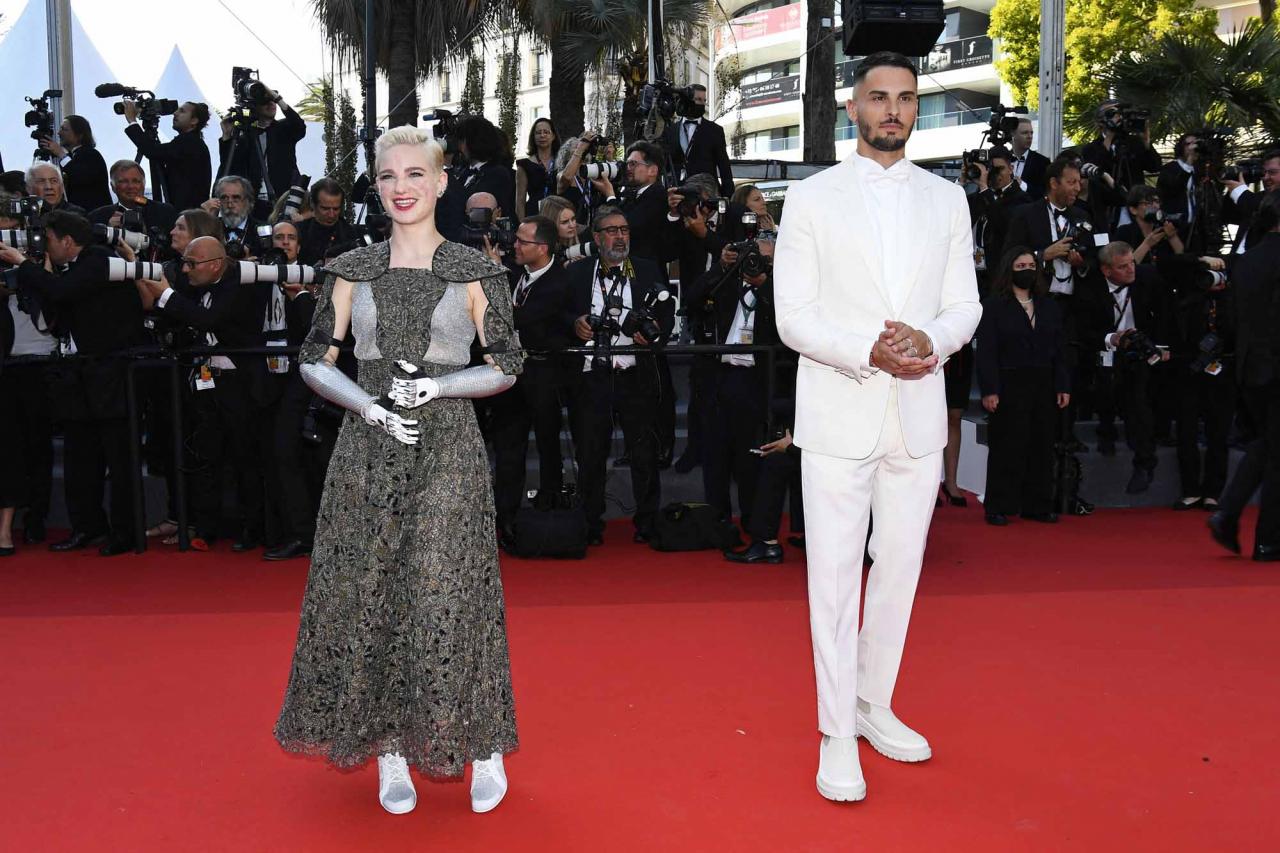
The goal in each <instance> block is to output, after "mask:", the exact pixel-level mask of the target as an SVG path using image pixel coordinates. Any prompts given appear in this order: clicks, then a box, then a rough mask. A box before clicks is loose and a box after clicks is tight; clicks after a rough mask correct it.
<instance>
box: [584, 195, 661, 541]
mask: <svg viewBox="0 0 1280 853" xmlns="http://www.w3.org/2000/svg"><path fill="white" fill-rule="evenodd" d="M591 231H592V234H593V236H594V237H595V242H596V246H598V247H599V250H600V257H599V260H597V261H590V260H587V261H581V262H579V263H576V264H574V265H573V266H572V267H570V269H569V287H570V290H571V291H572V305H573V310H572V311H571V312H570V313H571V314H572V315H573V317H574V321H573V327H574V333H575V334H576V335H577V337H578V339H579V340H580V341H583V342H584V343H592V344H594V345H595V346H596V347H597V355H598V356H599V358H597V357H596V356H595V355H587V356H584V357H583V361H582V362H581V363H580V364H581V366H580V367H579V368H578V370H580V371H581V374H580V375H579V376H578V378H577V387H576V389H575V391H574V394H573V399H572V402H571V406H570V416H571V417H573V418H574V419H576V421H577V427H576V432H575V434H576V435H577V437H578V438H577V442H578V472H579V483H578V487H579V490H580V492H581V494H582V503H583V508H584V509H585V511H586V515H587V524H588V532H589V539H588V541H589V542H591V543H593V544H597V545H598V544H600V543H601V542H603V541H604V520H603V519H604V486H605V463H606V461H607V459H608V456H609V445H610V443H611V442H612V437H613V421H614V418H615V417H616V418H617V419H618V421H619V422H620V423H621V425H622V434H623V437H624V439H625V441H626V446H627V449H628V452H629V453H630V456H631V490H632V495H633V497H634V499H635V506H636V509H635V515H634V521H635V527H636V532H635V540H636V541H637V542H645V541H648V539H649V538H650V536H651V535H652V532H653V524H654V520H655V517H656V515H657V512H658V504H659V500H660V484H659V482H658V460H657V436H656V428H655V412H656V411H657V409H658V407H659V405H660V404H661V402H662V401H661V399H660V396H661V390H660V382H659V379H658V371H657V368H656V366H655V365H654V363H653V360H652V358H651V357H649V356H635V355H629V354H627V351H628V350H630V349H631V347H632V346H638V347H651V346H655V345H658V344H660V343H662V342H663V341H665V339H666V337H667V335H669V334H671V329H672V326H673V325H674V321H675V316H674V311H673V309H674V305H673V300H671V299H669V298H668V299H665V300H660V299H659V298H658V297H659V295H660V294H661V293H665V292H666V276H665V274H664V273H663V272H662V271H661V270H660V269H659V268H658V267H657V266H656V265H655V264H653V263H650V262H649V261H646V260H643V259H635V260H632V259H631V258H630V257H629V255H630V250H631V239H630V226H629V225H628V224H627V218H626V216H625V215H623V213H622V211H621V210H619V209H618V208H616V207H610V206H605V207H602V208H600V209H599V210H597V211H596V213H595V218H594V220H593V222H592V226H591ZM646 306H647V308H646ZM642 310H648V311H650V312H651V313H652V318H651V319H652V325H653V327H656V328H650V329H649V331H650V332H651V333H655V334H652V336H650V335H646V334H645V333H644V332H643V331H641V330H639V329H636V330H635V331H631V328H632V325H633V324H634V323H635V322H636V321H637V319H639V312H641V311H642ZM633 312H635V313H637V317H636V318H632V317H631V315H632V314H633ZM593 320H594V322H593ZM606 324H608V325H612V324H616V325H617V326H618V327H619V328H620V329H621V328H625V329H626V330H627V331H628V332H631V333H630V334H626V333H624V332H619V331H617V330H611V333H610V334H609V335H608V337H607V339H605V340H604V341H603V342H597V341H596V331H597V330H600V332H601V334H602V335H603V334H604V330H605V326H606ZM646 325H647V324H646ZM603 345H607V346H608V348H609V351H610V352H608V353H606V352H605V351H604V350H603V349H602V346H603Z"/></svg>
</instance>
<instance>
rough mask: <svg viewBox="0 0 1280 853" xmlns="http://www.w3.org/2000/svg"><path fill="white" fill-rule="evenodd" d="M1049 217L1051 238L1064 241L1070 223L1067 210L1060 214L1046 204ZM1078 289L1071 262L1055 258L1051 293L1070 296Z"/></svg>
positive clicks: (1050, 287)
mask: <svg viewBox="0 0 1280 853" xmlns="http://www.w3.org/2000/svg"><path fill="white" fill-rule="evenodd" d="M1045 207H1047V208H1048V216H1049V236H1050V237H1052V238H1053V242H1055V243H1056V242H1058V241H1059V240H1061V239H1062V237H1063V235H1064V234H1065V233H1066V230H1067V223H1068V222H1069V221H1070V220H1069V219H1068V217H1067V213H1066V211H1065V210H1063V211H1061V212H1059V211H1058V209H1057V208H1055V207H1054V206H1053V204H1052V203H1050V204H1046V205H1045ZM1075 289H1076V275H1075V270H1073V269H1072V268H1071V262H1070V261H1068V260H1067V259H1066V258H1065V257H1063V258H1055V259H1054V261H1053V281H1052V282H1051V283H1050V284H1049V292H1050V293H1065V294H1066V295H1067V296H1070V295H1071V294H1072V293H1074V292H1075Z"/></svg>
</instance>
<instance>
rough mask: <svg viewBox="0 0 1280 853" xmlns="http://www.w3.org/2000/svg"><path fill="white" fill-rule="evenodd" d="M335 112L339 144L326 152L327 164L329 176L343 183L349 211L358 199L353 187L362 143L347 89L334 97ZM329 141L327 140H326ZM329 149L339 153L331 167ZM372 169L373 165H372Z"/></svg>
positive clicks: (335, 132) (335, 137)
mask: <svg viewBox="0 0 1280 853" xmlns="http://www.w3.org/2000/svg"><path fill="white" fill-rule="evenodd" d="M334 113H335V114H336V127H335V129H334V139H335V140H336V142H337V144H336V145H334V146H333V147H332V148H331V149H328V150H327V151H326V153H325V166H326V170H327V171H328V174H329V177H331V178H333V179H334V180H335V181H337V182H338V183H339V184H341V185H342V189H343V190H344V191H345V192H346V196H347V208H348V210H347V212H348V213H349V212H350V208H351V205H352V204H354V203H355V201H356V199H353V198H351V188H352V187H353V186H355V182H356V161H357V160H358V159H359V157H360V145H359V139H358V136H357V132H356V108H355V107H354V106H353V105H352V103H351V98H350V96H349V95H347V93H346V91H345V90H340V91H339V92H338V96H337V97H336V98H335V99H334ZM326 143H327V140H326ZM329 151H333V152H335V153H336V154H337V159H336V161H335V163H334V165H333V167H332V168H329V165H328V164H329V153H328V152H329ZM369 168H370V171H372V168H373V167H372V165H370V167H369Z"/></svg>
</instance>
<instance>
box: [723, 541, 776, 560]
mask: <svg viewBox="0 0 1280 853" xmlns="http://www.w3.org/2000/svg"><path fill="white" fill-rule="evenodd" d="M724 558H725V559H726V560H728V561H729V562H730V563H773V564H774V565H777V564H778V563H781V562H782V546H781V545H779V544H777V543H776V542H775V543H774V544H772V545H768V544H766V543H764V542H761V541H760V540H759V539H756V540H754V541H752V543H751V544H750V545H748V546H747V547H746V548H743V549H742V550H741V551H734V550H732V549H730V550H726V551H725V552H724Z"/></svg>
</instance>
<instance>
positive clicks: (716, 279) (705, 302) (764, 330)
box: [685, 264, 780, 361]
mask: <svg viewBox="0 0 1280 853" xmlns="http://www.w3.org/2000/svg"><path fill="white" fill-rule="evenodd" d="M725 272H726V271H725V270H723V269H721V268H720V265H719V264H716V265H714V266H712V268H711V269H710V270H708V271H707V272H705V273H703V274H702V275H700V276H698V278H697V280H695V281H694V283H693V286H692V287H691V288H690V289H689V292H688V294H687V295H686V297H685V299H686V302H687V304H688V305H689V309H690V313H691V314H692V313H694V311H704V312H706V313H705V314H704V316H706V317H708V318H709V319H713V320H714V321H715V334H716V339H715V341H714V342H715V343H717V344H722V343H724V342H725V340H726V339H727V338H728V337H729V333H730V332H731V331H733V318H734V315H735V314H736V313H737V311H738V302H739V301H740V300H741V299H742V298H743V296H744V294H745V292H746V291H745V285H744V284H743V281H742V276H740V275H735V276H732V277H730V278H728V279H726V278H725ZM755 298H756V303H755V306H756V307H755V323H754V332H753V337H754V340H755V343H757V344H777V343H779V342H780V341H779V338H778V323H777V319H776V312H775V310H774V303H773V276H769V277H768V278H767V279H766V280H765V283H764V284H763V285H761V286H760V287H757V288H755ZM697 343H701V341H698V342H697ZM712 358H714V359H715V360H716V361H719V359H720V357H719V356H712Z"/></svg>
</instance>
